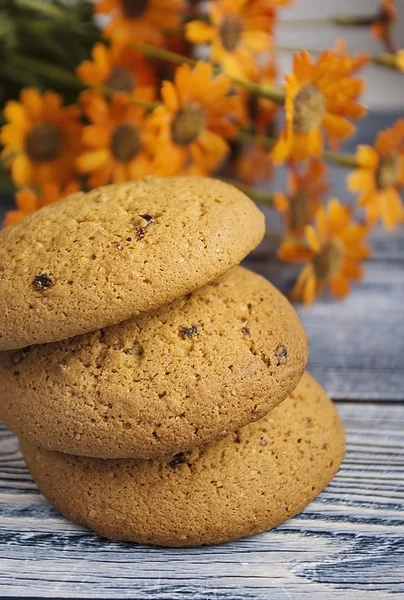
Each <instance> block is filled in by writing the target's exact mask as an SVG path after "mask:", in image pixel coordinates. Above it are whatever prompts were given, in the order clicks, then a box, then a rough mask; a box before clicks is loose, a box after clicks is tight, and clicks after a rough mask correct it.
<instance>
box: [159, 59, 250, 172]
mask: <svg viewBox="0 0 404 600" xmlns="http://www.w3.org/2000/svg"><path fill="white" fill-rule="evenodd" d="M230 90H231V82H230V81H229V80H228V78H227V77H226V76H225V75H223V74H222V75H216V76H214V75H213V66H212V65H211V64H209V63H207V62H199V63H197V65H196V66H195V67H194V68H193V69H191V68H190V67H189V66H188V65H181V66H180V67H178V68H177V70H176V72H175V76H174V81H173V82H171V81H164V82H163V85H162V90H161V96H162V100H163V104H162V106H159V107H158V108H156V109H155V110H154V111H153V114H152V115H151V117H150V121H151V124H152V126H153V128H154V130H155V132H156V137H157V141H156V163H155V165H156V169H157V171H158V172H159V174H161V175H172V174H175V173H181V172H184V170H186V171H187V172H192V173H196V174H207V173H209V172H210V171H212V170H213V169H215V168H216V167H217V166H218V165H219V163H220V162H221V161H222V160H223V159H224V158H225V156H226V155H227V154H228V152H229V145H228V143H227V141H226V139H229V138H231V137H233V136H234V134H235V132H236V131H237V127H236V124H235V123H236V122H237V120H238V119H239V118H241V114H242V105H241V101H240V98H239V97H238V95H236V94H234V93H233V94H232V95H229V92H230Z"/></svg>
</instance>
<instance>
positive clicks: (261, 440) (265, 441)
mask: <svg viewBox="0 0 404 600" xmlns="http://www.w3.org/2000/svg"><path fill="white" fill-rule="evenodd" d="M260 446H268V442H267V440H266V439H265V438H263V437H262V438H261V439H260Z"/></svg>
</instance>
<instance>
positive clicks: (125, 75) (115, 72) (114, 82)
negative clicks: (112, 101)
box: [105, 67, 136, 93]
mask: <svg viewBox="0 0 404 600" xmlns="http://www.w3.org/2000/svg"><path fill="white" fill-rule="evenodd" d="M105 84H106V85H107V86H108V87H109V88H111V89H113V90H115V91H117V92H127V93H130V92H133V90H134V89H135V87H136V77H135V75H134V74H133V73H132V72H131V71H130V70H129V69H126V68H125V67H114V68H113V69H112V71H111V73H110V76H109V77H108V79H107V81H106V82H105Z"/></svg>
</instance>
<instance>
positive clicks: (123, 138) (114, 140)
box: [110, 123, 142, 162]
mask: <svg viewBox="0 0 404 600" xmlns="http://www.w3.org/2000/svg"><path fill="white" fill-rule="evenodd" d="M141 145H142V144H141V139H140V135H139V131H138V129H137V127H135V126H134V125H129V124H127V123H122V124H121V125H118V126H117V127H115V129H114V131H113V132H112V135H111V140H110V149H111V152H112V154H113V155H114V157H115V158H116V159H117V160H119V161H120V162H129V161H130V160H132V159H133V158H135V156H136V155H137V154H138V152H139V151H140V148H141Z"/></svg>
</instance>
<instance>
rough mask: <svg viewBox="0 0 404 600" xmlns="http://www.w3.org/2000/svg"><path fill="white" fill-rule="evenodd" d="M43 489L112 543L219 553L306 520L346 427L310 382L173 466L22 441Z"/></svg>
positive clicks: (337, 458)
mask: <svg viewBox="0 0 404 600" xmlns="http://www.w3.org/2000/svg"><path fill="white" fill-rule="evenodd" d="M21 450H22V453H23V455H24V458H25V461H26V464H27V467H28V469H29V471H30V473H31V475H32V477H33V478H34V479H35V481H36V483H37V484H38V486H39V488H40V490H41V491H42V493H43V494H44V496H46V498H48V500H49V501H50V502H51V503H52V504H54V505H55V507H56V508H57V509H58V510H59V511H60V512H61V513H62V514H63V515H65V516H66V517H68V518H69V519H71V520H72V521H75V522H76V523H79V524H81V525H85V526H87V527H89V528H91V529H93V530H94V531H96V532H97V533H99V534H100V535H102V536H104V537H107V538H109V539H111V540H126V541H135V542H144V543H151V544H158V545H162V546H190V545H201V544H214V543H220V542H225V541H229V540H233V539H236V538H240V537H245V536H248V535H251V534H255V533H259V532H261V531H265V530H267V529H271V528H272V527H275V526H276V525H279V524H280V523H282V522H283V521H286V520H287V519H288V518H290V517H292V516H293V515H295V514H297V513H299V512H300V511H301V510H302V509H303V508H304V507H305V506H307V504H309V503H310V502H311V500H313V499H314V498H315V497H316V496H317V494H319V493H320V492H321V490H323V489H324V488H325V487H326V486H327V485H328V483H329V482H330V481H331V479H332V478H333V476H334V475H335V473H336V472H337V470H338V468H339V465H340V463H341V461H342V459H343V456H344V451H345V438H344V430H343V426H342V423H341V421H340V419H339V417H338V413H337V411H336V408H335V406H334V405H333V403H332V402H331V400H329V398H328V397H327V395H326V394H325V392H324V390H323V389H322V388H321V387H320V386H319V384H318V383H317V382H316V381H315V380H314V379H313V378H312V377H311V376H310V375H309V374H307V373H306V374H305V375H304V376H303V379H302V381H301V382H300V384H299V386H298V387H297V389H296V390H295V391H294V392H293V393H292V394H291V395H290V396H289V398H287V399H286V400H285V401H284V402H283V403H282V404H281V405H280V406H278V407H277V408H275V409H274V410H273V411H272V412H271V413H270V414H269V415H267V416H266V417H265V418H264V419H261V420H260V421H257V422H256V423H252V424H250V425H247V426H246V427H244V428H242V429H240V430H239V431H238V432H237V433H235V434H232V435H229V436H228V437H226V438H224V439H223V440H221V441H220V442H218V443H215V444H213V445H210V446H206V447H204V448H200V449H195V450H193V451H192V452H189V453H187V454H177V455H175V456H173V457H171V458H168V459H167V460H163V461H162V460H160V461H157V460H152V461H147V460H135V459H133V460H131V459H126V460H101V459H94V458H82V457H74V456H69V455H67V454H60V453H56V452H49V451H47V450H43V449H41V448H37V447H36V446H33V445H31V444H30V443H28V442H26V441H23V440H21Z"/></svg>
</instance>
